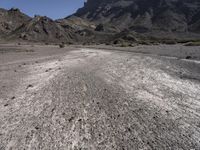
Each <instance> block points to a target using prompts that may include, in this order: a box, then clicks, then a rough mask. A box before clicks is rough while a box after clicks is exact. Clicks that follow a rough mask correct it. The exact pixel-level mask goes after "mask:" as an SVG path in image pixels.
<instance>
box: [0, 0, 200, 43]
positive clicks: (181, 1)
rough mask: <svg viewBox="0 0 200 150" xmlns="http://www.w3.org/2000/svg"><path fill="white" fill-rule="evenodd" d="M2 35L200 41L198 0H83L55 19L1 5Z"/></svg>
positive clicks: (65, 39) (39, 39) (32, 38)
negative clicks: (72, 10) (67, 13)
mask: <svg viewBox="0 0 200 150" xmlns="http://www.w3.org/2000/svg"><path fill="white" fill-rule="evenodd" d="M0 39H1V40H2V39H4V40H6V41H7V40H14V41H16V40H25V41H32V42H52V43H55V42H56V43H58V42H65V43H82V44H84V43H86V44H93V43H107V44H113V43H123V42H124V41H125V42H127V43H128V44H130V45H131V44H133V43H134V42H136V43H147V42H150V43H151V42H152V43H154V42H155V43H157V42H162V41H163V40H164V41H165V40H166V39H167V43H174V42H171V41H168V40H175V41H181V42H182V41H191V40H200V1H199V0H87V2H85V4H84V7H83V8H80V9H78V10H77V12H76V13H74V14H72V15H70V16H68V17H66V18H63V19H58V20H52V19H50V18H48V17H45V16H43V17H42V16H35V17H33V18H31V17H29V16H27V15H25V14H24V13H22V12H20V10H19V9H15V8H13V9H10V10H5V9H0ZM144 41H145V42H144ZM146 41H147V42H146Z"/></svg>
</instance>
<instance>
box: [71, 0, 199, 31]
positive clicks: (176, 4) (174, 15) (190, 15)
mask: <svg viewBox="0 0 200 150" xmlns="http://www.w3.org/2000/svg"><path fill="white" fill-rule="evenodd" d="M74 15H75V16H78V17H81V18H83V19H87V20H89V21H92V22H95V23H103V24H113V25H115V26H117V27H118V28H120V29H122V30H123V29H127V28H128V29H131V30H135V31H139V32H145V31H149V30H163V31H172V32H188V31H189V32H200V1H199V0H88V1H87V2H85V5H84V7H83V8H80V9H79V10H78V11H77V12H76V13H75V14H74Z"/></svg>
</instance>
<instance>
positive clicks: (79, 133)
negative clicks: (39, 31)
mask: <svg viewBox="0 0 200 150" xmlns="http://www.w3.org/2000/svg"><path fill="white" fill-rule="evenodd" d="M199 60H200V51H199V47H186V46H182V45H155V46H136V47H132V48H119V47H118V48H113V47H111V46H110V47H108V46H107V47H106V46H93V47H92V46H91V47H84V46H70V47H65V48H62V49H61V48H58V46H53V45H36V44H34V45H30V44H29V45H17V44H1V45H0V150H28V149H30V150H34V149H35V150H36V149H37V150H38V149H41V150H80V149H84V150H86V149H88V150H116V149H117V150H134V149H135V150H138V149H141V150H150V149H152V150H155V149H156V150H164V149H172V150H192V149H194V150H199V149H200V61H199Z"/></svg>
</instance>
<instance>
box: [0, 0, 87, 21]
mask: <svg viewBox="0 0 200 150" xmlns="http://www.w3.org/2000/svg"><path fill="white" fill-rule="evenodd" d="M83 4H84V0H0V8H6V9H10V8H12V7H15V8H19V9H20V10H21V11H22V12H24V13H25V14H27V15H29V16H34V15H35V14H36V15H42V16H48V17H50V18H52V19H58V18H64V17H67V16H68V15H71V14H72V13H74V12H76V10H77V9H78V8H80V7H82V6H83Z"/></svg>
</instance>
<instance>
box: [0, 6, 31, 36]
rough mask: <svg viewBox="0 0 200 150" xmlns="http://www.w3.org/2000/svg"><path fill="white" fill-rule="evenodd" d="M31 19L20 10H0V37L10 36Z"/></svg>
mask: <svg viewBox="0 0 200 150" xmlns="http://www.w3.org/2000/svg"><path fill="white" fill-rule="evenodd" d="M30 19H31V18H30V17H29V16H27V15H25V14H24V13H22V12H20V10H19V9H15V8H12V9H10V10H5V9H2V8H1V9H0V35H4V34H9V33H10V32H12V31H14V30H16V29H17V28H19V27H20V26H21V25H22V24H26V23H28V21H29V20H30Z"/></svg>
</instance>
